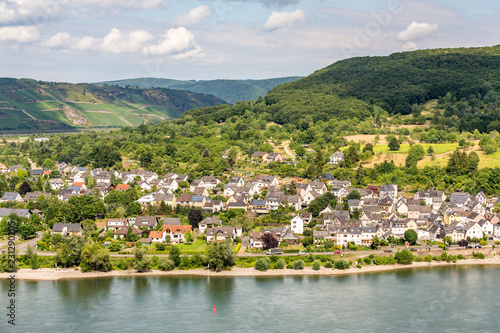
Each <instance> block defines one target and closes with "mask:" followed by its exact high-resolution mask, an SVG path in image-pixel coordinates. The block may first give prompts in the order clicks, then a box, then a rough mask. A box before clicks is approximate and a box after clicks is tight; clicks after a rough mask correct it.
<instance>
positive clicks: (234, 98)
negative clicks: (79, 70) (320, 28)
mask: <svg viewBox="0 0 500 333" xmlns="http://www.w3.org/2000/svg"><path fill="white" fill-rule="evenodd" d="M298 79H300V77H299V76H290V77H280V78H273V79H264V80H201V81H194V80H193V81H182V80H171V79H160V78H138V79H127V80H117V81H107V82H100V83H96V84H98V85H102V84H109V85H118V86H121V87H127V86H130V87H138V88H170V89H179V90H189V91H193V92H196V93H200V94H210V95H214V96H216V97H219V98H220V99H223V100H225V101H226V102H228V103H231V104H234V103H236V102H238V101H253V100H255V99H257V98H259V96H264V95H265V94H266V93H267V92H268V91H269V90H271V89H273V88H274V87H276V86H278V85H280V84H283V83H287V82H292V81H296V80H298Z"/></svg>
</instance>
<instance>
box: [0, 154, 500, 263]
mask: <svg viewBox="0 0 500 333" xmlns="http://www.w3.org/2000/svg"><path fill="white" fill-rule="evenodd" d="M252 157H254V158H255V157H256V158H259V159H262V163H269V162H270V159H272V160H273V161H276V160H277V161H280V162H282V157H281V156H280V154H279V153H276V154H273V153H272V154H267V153H262V152H255V153H254V155H253V156H252ZM342 158H343V154H342V153H341V152H336V153H335V154H333V155H332V156H331V157H330V162H329V164H331V165H335V164H338V163H339V162H340V161H341V160H342ZM56 165H57V171H58V173H59V174H60V175H61V178H59V177H58V178H51V177H50V174H51V173H52V171H51V170H46V169H32V170H25V169H23V168H22V167H21V166H19V165H14V166H11V167H9V168H7V167H6V166H5V165H0V170H1V171H2V173H4V174H5V175H6V176H7V177H9V176H8V175H9V174H16V173H17V172H18V170H24V171H25V172H26V173H28V172H29V175H30V176H31V178H32V179H33V180H34V181H37V182H42V183H44V189H45V190H44V191H30V192H26V193H25V194H24V196H23V195H21V194H20V193H17V192H5V193H4V194H3V196H2V198H1V200H0V203H1V204H2V207H15V208H0V219H1V218H6V217H8V216H9V215H11V214H15V215H17V216H18V217H19V218H30V216H31V215H32V214H37V215H38V216H39V217H40V219H42V220H43V218H44V212H43V211H40V210H38V209H30V208H29V206H30V205H29V203H30V202H31V203H33V202H37V200H39V198H40V197H42V196H43V198H44V200H46V199H49V198H51V197H53V196H54V197H57V200H58V201H60V202H61V203H64V202H68V200H70V199H71V198H72V197H75V196H85V195H94V196H97V197H98V198H99V199H100V200H102V201H103V202H106V197H107V196H108V194H109V193H110V192H111V191H121V192H126V191H127V190H128V189H130V188H132V187H135V188H136V189H137V190H138V191H139V193H141V194H140V197H139V198H138V199H137V200H135V202H137V203H139V204H140V207H141V209H140V212H141V213H140V214H138V213H139V212H138V211H135V213H134V214H125V215H126V216H122V217H106V216H104V215H105V214H102V213H100V214H95V219H96V220H97V224H96V227H95V229H96V230H98V231H99V232H100V234H99V236H101V237H104V238H106V237H107V240H108V242H107V244H109V243H110V242H109V240H110V239H111V240H112V239H125V238H127V235H128V234H130V233H131V232H132V233H134V234H135V235H136V239H137V240H138V242H139V243H140V244H142V245H150V244H156V243H168V244H182V243H191V242H193V240H194V239H200V238H202V239H203V240H204V241H206V242H212V241H222V240H225V239H229V240H230V241H231V242H238V243H242V245H241V249H240V248H238V250H239V251H240V253H245V252H246V251H258V252H259V251H260V250H262V249H267V248H269V246H270V245H269V242H266V241H265V239H268V238H269V237H266V236H265V235H266V234H270V235H271V236H272V238H273V239H275V240H276V242H272V243H271V244H272V245H276V244H280V246H284V247H287V246H289V247H291V248H293V249H299V248H300V249H303V248H307V249H309V250H320V249H322V247H324V248H327V247H328V248H331V249H335V250H336V249H338V250H341V249H347V248H356V247H359V248H369V247H370V246H371V245H372V244H373V240H374V239H376V240H377V244H380V243H379V242H380V241H381V242H382V245H383V244H390V243H394V244H402V242H403V238H404V235H405V232H406V231H407V230H409V229H412V230H414V231H415V232H416V233H417V235H418V241H419V242H429V243H430V244H432V242H441V243H443V244H444V245H451V244H457V243H459V242H460V241H463V240H466V241H467V242H468V243H471V242H474V243H479V242H480V241H481V244H483V245H484V244H488V243H489V244H493V243H494V242H495V241H497V240H498V239H500V216H499V215H498V211H497V209H496V205H497V204H500V200H499V198H498V197H496V196H494V197H491V198H488V197H487V196H486V195H485V194H484V193H483V192H479V193H478V194H477V195H471V194H469V193H466V192H453V193H450V194H449V195H447V194H445V193H444V192H443V191H438V190H436V189H429V190H419V191H417V192H416V193H414V194H408V193H404V192H403V191H401V190H399V189H398V186H397V185H395V184H387V185H368V186H367V187H366V188H355V187H352V186H351V182H349V181H346V180H339V179H335V178H334V177H333V176H332V175H331V174H329V173H326V174H323V175H322V176H321V177H320V178H319V179H317V180H315V181H309V182H306V181H304V180H302V179H295V178H283V179H279V178H277V177H276V176H272V175H265V174H259V175H255V176H253V177H242V176H235V175H233V174H231V173H230V172H227V173H224V175H223V176H222V177H216V176H203V177H201V178H198V179H192V180H190V179H189V177H188V175H187V174H176V173H172V172H170V173H166V174H165V175H163V176H159V175H158V174H156V173H155V172H151V171H146V170H143V169H135V170H131V171H123V172H118V171H116V170H109V171H108V170H103V169H92V170H88V169H87V168H85V167H79V166H70V165H68V164H66V163H57V164H56ZM89 179H90V180H92V181H90V185H93V186H92V187H90V186H87V185H86V184H89ZM117 182H118V183H119V184H118V185H116V186H114V185H113V183H115V184H116V183H117ZM321 198H328V200H330V201H328V200H327V201H325V200H321ZM332 198H334V200H333V201H332V200H331V199H332ZM53 200H54V198H53ZM315 200H316V202H321V204H320V205H317V204H316V205H315V204H314V203H313V202H314V201H315ZM325 202H328V204H326V205H325ZM332 202H333V203H332ZM311 203H313V206H314V209H312V205H311ZM23 205H24V206H23ZM160 205H162V206H163V207H169V209H170V210H171V211H172V212H173V211H175V209H176V208H180V207H184V208H189V209H190V210H193V209H196V210H198V211H200V212H202V214H199V216H202V217H203V218H201V217H200V218H199V220H198V221H196V223H192V222H191V221H190V220H187V219H186V218H185V217H184V218H181V217H178V216H180V215H179V214H177V215H176V216H173V215H175V214H172V215H170V216H167V215H157V214H153V215H152V214H148V212H150V211H151V209H148V208H151V207H153V206H154V207H158V206H160ZM19 207H25V208H19ZM229 211H236V212H239V214H240V215H242V214H243V215H245V216H247V217H248V218H249V219H251V220H255V219H258V218H262V217H264V216H267V215H271V214H273V213H276V212H278V211H279V212H280V214H281V215H284V216H286V217H287V220H286V221H283V219H280V221H273V220H272V219H266V220H265V221H267V222H268V223H267V225H266V223H265V222H264V223H260V224H259V225H251V226H250V227H248V226H245V227H243V226H240V225H234V223H227V222H225V221H223V220H221V219H219V218H218V217H219V215H220V214H223V213H225V212H229ZM45 222H46V223H45V224H44V227H43V228H50V231H51V233H52V234H54V233H59V234H62V235H71V234H76V235H82V234H83V229H84V228H83V226H82V224H81V223H67V222H66V223H65V222H57V223H54V224H53V225H52V226H50V225H49V224H48V223H47V221H45ZM77 222H78V221H77ZM43 228H42V229H43ZM37 231H46V230H40V228H38V229H37ZM327 245H328V246H327ZM332 245H333V246H332ZM294 246H295V247H294ZM298 246H299V247H298ZM476 246H478V247H479V246H480V245H476ZM297 252H298V250H297Z"/></svg>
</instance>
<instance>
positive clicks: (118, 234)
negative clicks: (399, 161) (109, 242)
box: [113, 226, 142, 239]
mask: <svg viewBox="0 0 500 333" xmlns="http://www.w3.org/2000/svg"><path fill="white" fill-rule="evenodd" d="M132 232H133V233H134V234H136V235H137V236H141V235H142V230H140V229H137V228H136V227H135V226H133V227H132ZM127 233H128V227H121V228H119V229H117V230H115V231H114V232H113V238H114V239H118V238H125V237H127Z"/></svg>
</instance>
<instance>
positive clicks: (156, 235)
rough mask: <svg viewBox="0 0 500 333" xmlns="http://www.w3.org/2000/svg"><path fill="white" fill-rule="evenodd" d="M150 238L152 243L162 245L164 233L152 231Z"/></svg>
mask: <svg viewBox="0 0 500 333" xmlns="http://www.w3.org/2000/svg"><path fill="white" fill-rule="evenodd" d="M148 238H149V239H151V242H152V243H161V242H163V241H164V239H163V231H150V232H149V235H148Z"/></svg>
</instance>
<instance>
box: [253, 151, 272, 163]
mask: <svg viewBox="0 0 500 333" xmlns="http://www.w3.org/2000/svg"><path fill="white" fill-rule="evenodd" d="M267 155H268V154H267V153H266V152H264V151H256V152H254V153H253V154H252V159H255V160H259V161H260V162H264V161H266V160H267Z"/></svg>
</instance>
